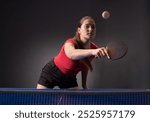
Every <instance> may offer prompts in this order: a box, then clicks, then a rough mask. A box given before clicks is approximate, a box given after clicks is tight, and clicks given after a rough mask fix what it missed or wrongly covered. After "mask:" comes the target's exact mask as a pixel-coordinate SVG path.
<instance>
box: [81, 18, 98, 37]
mask: <svg viewBox="0 0 150 122" xmlns="http://www.w3.org/2000/svg"><path fill="white" fill-rule="evenodd" d="M78 33H79V35H80V39H81V40H91V39H93V38H95V35H96V25H95V22H94V21H93V20H92V19H86V20H84V21H83V23H82V25H81V27H79V28H78Z"/></svg>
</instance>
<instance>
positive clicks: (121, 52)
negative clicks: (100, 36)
mask: <svg viewBox="0 0 150 122" xmlns="http://www.w3.org/2000/svg"><path fill="white" fill-rule="evenodd" d="M106 49H107V50H108V54H109V56H110V59H111V60H118V59H121V58H123V57H124V56H125V55H126V54H127V51H128V47H127V45H126V44H125V43H124V42H122V41H112V42H109V43H108V44H107V46H106Z"/></svg>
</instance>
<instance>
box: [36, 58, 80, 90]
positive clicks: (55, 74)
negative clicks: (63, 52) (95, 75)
mask: <svg viewBox="0 0 150 122" xmlns="http://www.w3.org/2000/svg"><path fill="white" fill-rule="evenodd" d="M38 84H41V85H43V86H45V87H47V88H53V87H55V86H58V87H59V88H71V87H77V86H78V84H77V79H76V75H71V76H69V75H65V74H63V73H62V72H61V71H60V70H59V69H58V67H57V66H56V65H55V64H54V61H53V60H51V61H50V62H49V63H47V64H46V65H45V66H44V68H43V69H42V72H41V75H40V79H39V81H38Z"/></svg>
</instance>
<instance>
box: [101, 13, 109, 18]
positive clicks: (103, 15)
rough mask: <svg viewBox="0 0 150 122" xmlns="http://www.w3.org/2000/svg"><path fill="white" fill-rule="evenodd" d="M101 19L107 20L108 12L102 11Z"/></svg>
mask: <svg viewBox="0 0 150 122" xmlns="http://www.w3.org/2000/svg"><path fill="white" fill-rule="evenodd" d="M102 17H103V19H108V18H109V17H110V13H109V12H108V11H103V13H102Z"/></svg>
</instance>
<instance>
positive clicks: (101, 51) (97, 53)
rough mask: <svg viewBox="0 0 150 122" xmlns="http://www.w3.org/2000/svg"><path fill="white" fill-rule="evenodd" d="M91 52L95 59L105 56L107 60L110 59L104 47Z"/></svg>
mask: <svg viewBox="0 0 150 122" xmlns="http://www.w3.org/2000/svg"><path fill="white" fill-rule="evenodd" d="M92 51H93V52H92V54H93V56H95V58H101V57H104V56H107V58H108V59H110V56H109V53H108V50H107V49H106V48H105V47H101V48H97V49H93V50H92Z"/></svg>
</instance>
